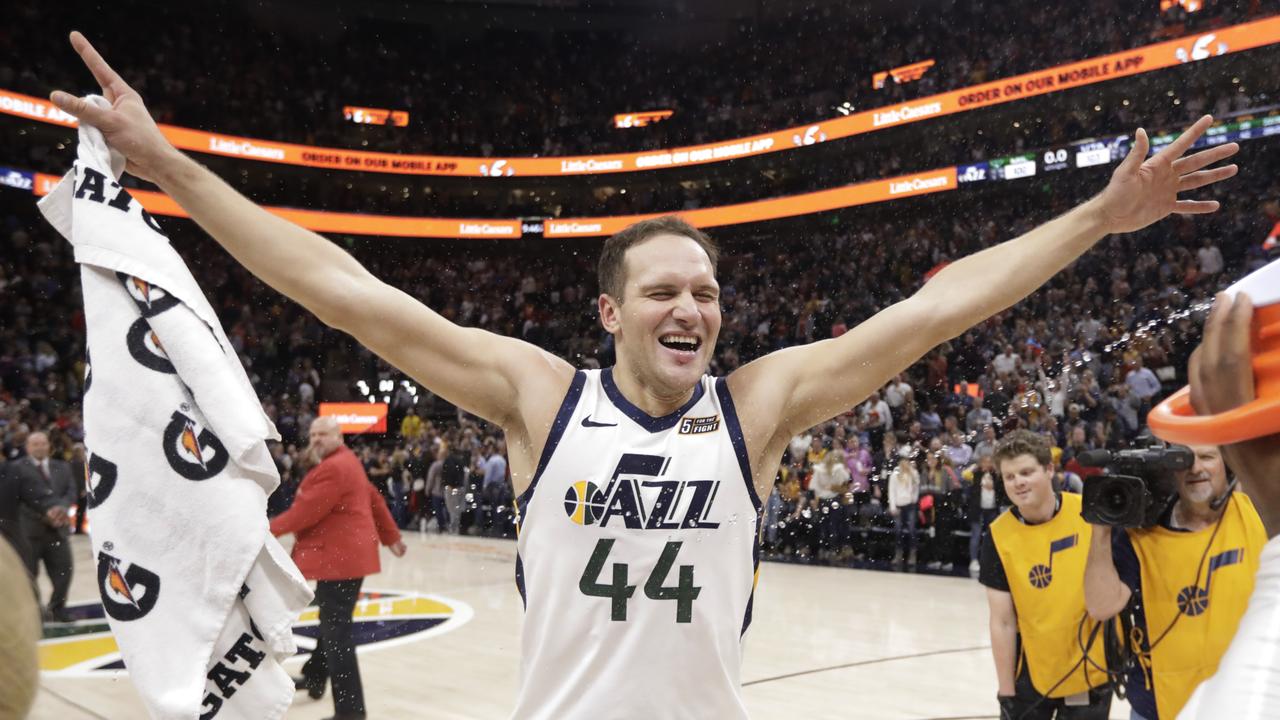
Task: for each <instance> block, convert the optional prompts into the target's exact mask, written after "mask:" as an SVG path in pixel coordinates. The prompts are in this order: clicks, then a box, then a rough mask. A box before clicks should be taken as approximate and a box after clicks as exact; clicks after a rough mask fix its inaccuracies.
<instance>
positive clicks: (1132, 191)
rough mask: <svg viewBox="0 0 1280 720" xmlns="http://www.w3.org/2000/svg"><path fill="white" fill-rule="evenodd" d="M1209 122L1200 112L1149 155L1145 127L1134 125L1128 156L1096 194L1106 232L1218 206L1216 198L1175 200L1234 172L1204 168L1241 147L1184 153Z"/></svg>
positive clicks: (1138, 227) (1127, 229) (1128, 229)
mask: <svg viewBox="0 0 1280 720" xmlns="http://www.w3.org/2000/svg"><path fill="white" fill-rule="evenodd" d="M1211 125H1213V118H1212V117H1211V116H1209V115H1205V116H1204V117H1202V118H1200V119H1199V120H1197V121H1196V122H1195V123H1194V124H1193V125H1192V126H1191V127H1189V128H1187V130H1186V131H1185V132H1183V133H1182V134H1181V135H1179V136H1178V139H1176V140H1174V141H1173V142H1172V143H1169V145H1168V147H1166V148H1164V149H1163V150H1161V151H1160V152H1158V153H1156V154H1155V155H1153V156H1152V157H1150V158H1148V157H1147V151H1148V150H1149V149H1150V147H1151V145H1150V141H1149V140H1148V138H1147V131H1146V130H1143V129H1141V128H1139V129H1138V132H1137V133H1136V134H1135V135H1134V140H1133V148H1132V149H1130V151H1129V155H1128V156H1127V157H1125V159H1124V162H1122V163H1120V166H1119V167H1117V168H1116V170H1115V172H1114V173H1112V174H1111V182H1110V183H1108V184H1107V187H1106V189H1104V190H1103V191H1102V194H1101V195H1099V196H1098V198H1097V201H1098V209H1099V211H1100V212H1101V214H1102V217H1103V222H1104V223H1105V224H1106V227H1107V232H1112V233H1124V232H1133V231H1135V230H1141V229H1142V228H1144V227H1146V226H1148V225H1150V224H1152V223H1154V222H1156V221H1158V220H1161V219H1163V218H1165V217H1166V216H1168V215H1169V214H1170V213H1179V214H1184V215H1197V214H1201V213H1211V212H1213V211H1215V210H1217V209H1218V201H1216V200H1180V199H1179V198H1178V194H1179V193H1182V192H1186V191H1188V190H1195V189H1197V188H1202V187H1205V186H1206V185H1212V184H1213V183H1215V182H1218V181H1220V180H1226V179H1227V178H1229V177H1232V176H1234V175H1235V174H1236V172H1237V171H1238V170H1239V168H1238V167H1237V166H1235V165H1223V166H1221V167H1216V168H1209V166H1210V165H1213V164H1214V163H1216V162H1219V161H1222V160H1225V159H1227V158H1229V157H1231V156H1232V155H1235V154H1236V151H1238V150H1239V149H1240V146H1239V145H1237V144H1236V143H1226V144H1224V145H1218V146H1217V147H1213V148H1209V149H1208V150H1202V151H1200V152H1198V153H1196V154H1194V155H1188V156H1187V157H1183V154H1184V153H1186V152H1187V150H1188V149H1190V148H1191V146H1192V145H1194V144H1195V142H1196V140H1198V139H1200V136H1201V135H1204V132H1205V131H1206V130H1208V129H1209V126H1211ZM1206 168H1209V169H1206Z"/></svg>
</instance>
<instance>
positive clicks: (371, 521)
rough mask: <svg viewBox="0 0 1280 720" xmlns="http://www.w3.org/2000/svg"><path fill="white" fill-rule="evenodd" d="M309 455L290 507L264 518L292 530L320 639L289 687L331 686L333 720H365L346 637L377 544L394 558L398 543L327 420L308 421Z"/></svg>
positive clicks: (311, 690) (313, 690) (378, 497)
mask: <svg viewBox="0 0 1280 720" xmlns="http://www.w3.org/2000/svg"><path fill="white" fill-rule="evenodd" d="M310 436H311V447H310V448H309V452H311V453H314V458H315V459H319V463H318V464H317V465H316V466H315V467H314V468H312V469H311V471H310V472H309V473H307V476H306V477H305V478H303V479H302V484H301V485H300V486H299V487H298V495H297V497H295V498H294V501H293V505H292V506H291V507H290V508H289V509H288V510H286V511H284V512H283V513H281V514H279V515H277V516H276V517H275V518H274V519H273V520H272V521H271V533H272V534H273V535H284V534H286V533H293V534H294V536H295V537H296V542H295V543H294V545H293V561H294V563H296V564H297V566H298V569H299V570H301V571H302V574H303V576H304V577H306V578H307V579H308V580H315V581H316V604H317V605H318V606H319V608H320V639H319V641H318V642H317V644H316V649H315V650H314V651H313V652H312V653H311V657H310V659H308V660H307V663H306V664H305V665H303V666H302V677H301V678H297V679H296V680H295V683H296V685H297V687H298V688H299V689H302V688H306V689H307V691H308V694H310V695H311V697H313V698H319V697H320V696H321V695H323V694H324V685H325V681H326V680H330V681H331V684H332V685H333V707H334V710H335V711H336V714H335V715H334V717H333V720H356V719H357V718H363V717H365V707H364V690H363V688H362V687H361V683H360V667H359V665H358V664H357V663H356V650H355V645H354V643H353V642H352V638H351V614H352V612H353V611H354V610H355V604H356V598H357V597H358V596H359V593H360V585H361V584H362V583H363V582H364V578H365V576H366V575H373V574H375V573H377V572H379V571H380V570H381V566H380V565H379V561H378V543H379V542H381V543H382V544H383V545H386V546H388V547H389V548H391V552H392V553H393V554H394V555H395V556H396V557H400V556H402V555H404V552H405V546H404V542H402V541H401V539H400V530H399V529H398V528H397V527H396V524H395V521H394V520H392V518H391V512H390V511H389V510H388V509H387V503H386V501H385V500H383V499H382V494H381V493H379V492H378V489H377V488H376V487H374V485H373V484H372V483H370V482H369V478H368V476H366V475H365V472H364V467H363V466H362V465H361V464H360V459H359V458H357V457H356V455H355V453H353V452H351V449H350V448H348V447H347V446H346V445H345V444H344V443H343V440H342V431H341V430H340V429H339V428H338V423H337V421H336V420H334V418H332V417H320V418H316V419H315V420H314V421H313V422H312V423H311V431H310Z"/></svg>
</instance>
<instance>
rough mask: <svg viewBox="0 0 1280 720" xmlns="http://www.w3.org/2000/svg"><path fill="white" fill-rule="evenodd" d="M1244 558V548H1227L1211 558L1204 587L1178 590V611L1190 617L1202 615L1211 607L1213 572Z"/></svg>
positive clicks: (1187, 587)
mask: <svg viewBox="0 0 1280 720" xmlns="http://www.w3.org/2000/svg"><path fill="white" fill-rule="evenodd" d="M1243 558H1244V548H1236V549H1234V550H1226V551H1224V552H1220V553H1218V554H1217V555H1214V556H1213V557H1212V558H1210V559H1209V572H1208V574H1207V575H1206V576H1205V578H1204V587H1199V586H1197V585H1188V586H1186V587H1184V588H1182V590H1180V591H1179V592H1178V611H1179V612H1181V613H1182V614H1183V615H1186V616H1188V617H1195V616H1196V615H1200V614H1201V613H1203V612H1204V611H1205V610H1208V609H1209V587H1210V585H1211V584H1212V583H1213V574H1214V573H1215V572H1217V571H1218V570H1220V569H1222V568H1224V567H1227V566H1229V565H1235V564H1237V563H1239V562H1240V561H1241V560H1242V559H1243Z"/></svg>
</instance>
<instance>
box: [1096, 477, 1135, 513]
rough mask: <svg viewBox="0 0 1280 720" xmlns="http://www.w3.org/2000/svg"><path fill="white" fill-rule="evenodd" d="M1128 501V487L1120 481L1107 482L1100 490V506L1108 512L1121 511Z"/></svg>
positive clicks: (1127, 504) (1128, 503) (1127, 505)
mask: <svg viewBox="0 0 1280 720" xmlns="http://www.w3.org/2000/svg"><path fill="white" fill-rule="evenodd" d="M1130 502H1131V501H1130V498H1129V491H1128V488H1126V487H1125V486H1124V485H1122V484H1120V483H1109V484H1108V485H1107V487H1106V489H1104V490H1103V491H1102V506H1103V507H1105V508H1106V509H1107V510H1108V511H1109V512H1113V513H1117V514H1118V513H1123V512H1124V511H1125V508H1127V507H1129V505H1130Z"/></svg>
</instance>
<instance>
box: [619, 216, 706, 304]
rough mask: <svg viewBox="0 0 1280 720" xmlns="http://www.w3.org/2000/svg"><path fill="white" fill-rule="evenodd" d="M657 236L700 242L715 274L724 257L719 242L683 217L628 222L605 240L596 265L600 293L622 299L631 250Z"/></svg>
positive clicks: (663, 217) (664, 217)
mask: <svg viewBox="0 0 1280 720" xmlns="http://www.w3.org/2000/svg"><path fill="white" fill-rule="evenodd" d="M656 235H680V236H682V237H687V238H689V239H690V240H693V241H694V242H696V243H698V245H699V247H701V248H702V249H703V251H704V252H706V253H707V259H709V260H710V261H711V272H712V273H715V271H716V263H717V262H718V261H719V260H720V248H719V247H718V246H717V245H716V243H715V241H714V240H712V239H711V237H710V236H708V235H707V234H706V233H704V232H702V231H701V230H699V229H698V228H696V227H694V226H692V225H690V224H689V223H687V222H685V221H684V220H682V219H681V218H679V217H677V216H675V215H664V216H662V217H656V218H652V219H649V220H641V221H640V222H638V223H635V224H633V225H628V226H627V227H625V228H623V229H622V230H620V231H618V232H617V233H615V234H614V235H613V236H612V237H610V238H609V239H608V240H606V241H605V242H604V249H603V250H601V251H600V263H599V264H598V265H597V266H596V277H597V279H598V280H599V282H600V292H602V293H605V294H606V295H608V296H610V297H612V298H614V299H615V300H618V301H619V302H621V301H622V290H623V288H624V287H625V286H626V284H627V267H626V264H625V263H626V255H627V250H629V249H630V248H631V247H632V246H633V245H639V244H640V243H642V242H644V241H645V240H648V239H649V238H652V237H654V236H656Z"/></svg>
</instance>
